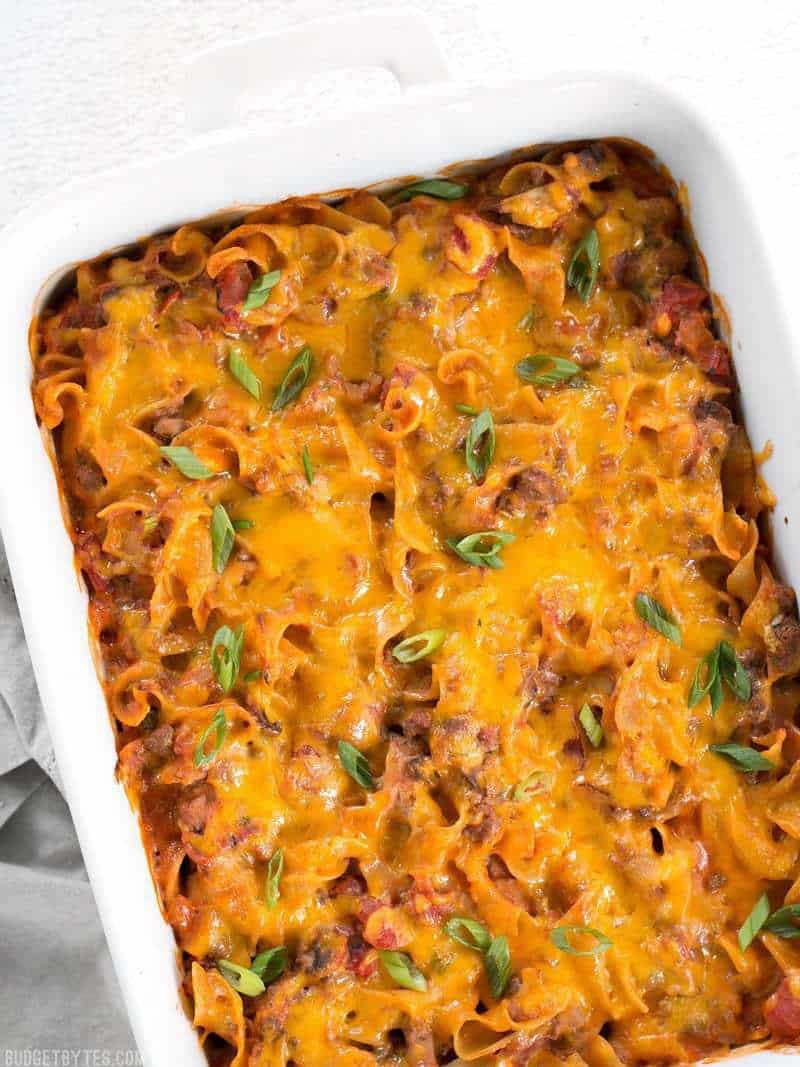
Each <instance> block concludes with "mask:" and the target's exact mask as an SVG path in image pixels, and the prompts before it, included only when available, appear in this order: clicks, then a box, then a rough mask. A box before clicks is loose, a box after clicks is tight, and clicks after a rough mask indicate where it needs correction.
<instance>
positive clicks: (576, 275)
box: [567, 227, 600, 304]
mask: <svg viewBox="0 0 800 1067" xmlns="http://www.w3.org/2000/svg"><path fill="white" fill-rule="evenodd" d="M599 270H600V240H599V238H598V236H597V230H595V229H594V227H592V229H591V230H587V232H586V233H585V234H584V235H583V237H582V238H581V240H580V241H579V242H578V244H577V245H576V246H575V251H574V252H573V253H572V259H571V260H570V261H569V267H568V268H567V285H568V286H569V287H570V288H571V289H574V290H575V292H576V293H577V294H578V296H579V297H580V298H581V300H582V301H583V302H584V304H585V303H586V302H587V301H588V299H589V297H590V296H591V295H592V290H593V289H594V287H595V283H596V282H597V274H598V271H599Z"/></svg>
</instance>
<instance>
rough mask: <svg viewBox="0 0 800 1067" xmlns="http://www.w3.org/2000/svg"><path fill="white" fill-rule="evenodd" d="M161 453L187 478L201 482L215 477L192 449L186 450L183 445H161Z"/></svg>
mask: <svg viewBox="0 0 800 1067" xmlns="http://www.w3.org/2000/svg"><path fill="white" fill-rule="evenodd" d="M159 452H160V453H161V455H162V456H164V458H165V459H168V460H169V461H170V463H171V464H172V466H173V467H177V469H178V470H179V471H180V472H181V474H183V475H184V476H185V477H186V478H191V479H192V480H193V481H200V480H201V479H203V478H213V477H214V472H213V471H210V470H209V469H208V467H207V466H206V465H205V463H203V461H202V460H200V459H198V458H197V456H196V455H195V454H194V452H192V450H191V449H190V448H184V446H183V445H161V447H160V448H159Z"/></svg>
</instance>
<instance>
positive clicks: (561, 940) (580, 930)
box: [550, 926, 613, 956]
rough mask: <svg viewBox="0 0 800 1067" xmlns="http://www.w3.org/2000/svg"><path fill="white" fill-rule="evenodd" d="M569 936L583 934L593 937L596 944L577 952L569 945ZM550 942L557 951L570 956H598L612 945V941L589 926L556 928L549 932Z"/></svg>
mask: <svg viewBox="0 0 800 1067" xmlns="http://www.w3.org/2000/svg"><path fill="white" fill-rule="evenodd" d="M570 934H585V935H587V936H589V937H593V938H594V939H595V941H596V942H597V944H596V945H593V946H592V947H591V948H587V949H582V950H578V949H577V948H573V947H572V945H571V944H570V943H569V936H570ZM550 940H551V941H552V942H553V944H554V945H555V946H556V948H557V949H560V950H561V951H562V952H566V953H567V954H568V955H570V956H598V955H599V954H600V953H601V952H608V950H609V949H610V948H611V946H612V945H613V941H612V940H611V939H610V938H608V937H606V935H605V934H601V933H600V931H599V930H595V929H593V928H592V927H591V926H556V927H555V929H553V930H551V931H550Z"/></svg>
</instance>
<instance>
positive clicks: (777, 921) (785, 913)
mask: <svg viewBox="0 0 800 1067" xmlns="http://www.w3.org/2000/svg"><path fill="white" fill-rule="evenodd" d="M794 920H796V921H797V922H800V904H786V905H784V907H782V908H778V910H777V911H773V913H772V915H770V917H769V918H768V919H767V921H766V922H765V923H764V925H763V926H762V928H761V929H762V930H766V931H767V932H768V933H770V934H774V935H775V937H783V938H787V939H790V938H795V937H800V926H796V925H795V921H794Z"/></svg>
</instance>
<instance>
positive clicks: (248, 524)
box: [231, 519, 255, 530]
mask: <svg viewBox="0 0 800 1067" xmlns="http://www.w3.org/2000/svg"><path fill="white" fill-rule="evenodd" d="M231 526H233V528H234V530H252V529H253V527H254V526H255V523H254V522H253V520H252V519H231Z"/></svg>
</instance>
